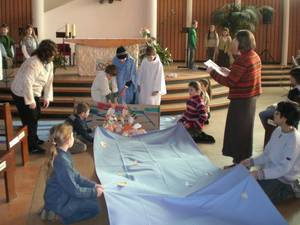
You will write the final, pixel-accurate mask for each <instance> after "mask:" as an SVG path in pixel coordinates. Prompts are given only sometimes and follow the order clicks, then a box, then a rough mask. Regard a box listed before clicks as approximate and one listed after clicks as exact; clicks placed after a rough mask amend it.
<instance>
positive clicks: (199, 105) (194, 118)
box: [179, 95, 208, 129]
mask: <svg viewBox="0 0 300 225" xmlns="http://www.w3.org/2000/svg"><path fill="white" fill-rule="evenodd" d="M207 118H208V114H207V111H206V106H205V104H204V101H203V98H202V97H201V96H200V95H195V96H192V97H190V98H189V99H188V100H187V102H186V111H185V112H184V113H183V116H182V118H181V119H180V120H179V122H182V123H185V124H189V125H190V127H192V128H199V129H202V127H203V126H204V122H205V121H206V120H207Z"/></svg>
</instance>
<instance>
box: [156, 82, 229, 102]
mask: <svg viewBox="0 0 300 225" xmlns="http://www.w3.org/2000/svg"><path fill="white" fill-rule="evenodd" d="M228 92H229V90H228V88H227V87H222V86H220V87H218V88H214V89H213V91H212V98H213V99H215V98H219V97H223V96H227V95H228ZM188 97H189V94H188V92H187V91H186V92H180V93H172V94H166V95H163V96H162V98H161V100H162V102H168V101H183V100H184V101H186V100H187V99H188Z"/></svg>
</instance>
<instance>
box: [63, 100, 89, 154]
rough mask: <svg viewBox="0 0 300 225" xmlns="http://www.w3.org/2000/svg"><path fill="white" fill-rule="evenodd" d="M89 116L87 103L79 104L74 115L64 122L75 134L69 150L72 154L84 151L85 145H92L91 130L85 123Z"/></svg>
mask: <svg viewBox="0 0 300 225" xmlns="http://www.w3.org/2000/svg"><path fill="white" fill-rule="evenodd" d="M89 114H90V106H89V105H88V104H87V103H84V102H80V103H78V104H77V106H76V109H75V113H74V114H72V115H70V116H69V117H68V118H67V119H66V121H65V122H66V123H69V124H70V125H71V126H72V127H73V131H74V133H75V141H74V145H73V147H71V148H70V150H69V151H70V152H71V153H72V154H74V153H80V152H84V151H86V150H87V146H86V144H85V143H89V144H90V143H93V140H94V138H93V136H92V133H93V129H92V128H90V127H89V126H88V124H87V121H86V120H87V118H88V117H89ZM84 142H85V143H84Z"/></svg>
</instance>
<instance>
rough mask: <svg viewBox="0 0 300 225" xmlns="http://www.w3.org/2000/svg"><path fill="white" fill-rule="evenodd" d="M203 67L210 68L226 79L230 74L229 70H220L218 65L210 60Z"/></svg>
mask: <svg viewBox="0 0 300 225" xmlns="http://www.w3.org/2000/svg"><path fill="white" fill-rule="evenodd" d="M204 65H205V66H206V67H211V68H213V69H214V70H215V71H217V73H218V74H220V75H222V76H223V77H227V76H228V74H229V73H230V70H229V69H227V68H223V69H222V68H221V67H220V66H219V65H218V64H216V63H215V62H213V61H212V60H210V59H209V60H207V61H206V62H205V63H204Z"/></svg>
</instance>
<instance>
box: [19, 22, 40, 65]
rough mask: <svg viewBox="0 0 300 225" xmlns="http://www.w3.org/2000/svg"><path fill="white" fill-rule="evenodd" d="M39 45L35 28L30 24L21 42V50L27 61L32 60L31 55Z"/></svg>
mask: <svg viewBox="0 0 300 225" xmlns="http://www.w3.org/2000/svg"><path fill="white" fill-rule="evenodd" d="M38 45H39V43H38V39H37V36H36V35H35V32H34V29H33V26H32V25H31V24H28V25H27V26H26V28H25V36H24V37H23V39H22V40H21V49H22V53H23V55H24V57H25V59H28V58H30V56H31V54H32V53H33V52H34V51H35V50H36V49H37V47H38Z"/></svg>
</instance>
